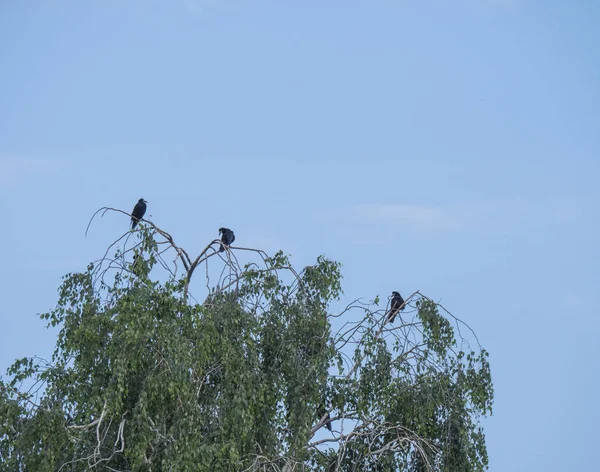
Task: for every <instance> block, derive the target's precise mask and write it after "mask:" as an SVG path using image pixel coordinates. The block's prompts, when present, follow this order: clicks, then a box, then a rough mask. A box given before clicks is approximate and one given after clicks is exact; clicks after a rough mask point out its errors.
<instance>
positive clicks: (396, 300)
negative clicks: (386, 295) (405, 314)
mask: <svg viewBox="0 0 600 472" xmlns="http://www.w3.org/2000/svg"><path fill="white" fill-rule="evenodd" d="M402 310H404V298H402V295H400V294H399V293H398V292H392V306H391V308H390V312H389V313H388V320H389V322H390V323H393V322H394V320H395V319H396V315H397V314H398V312H399V311H402Z"/></svg>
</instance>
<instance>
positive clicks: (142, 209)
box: [131, 198, 148, 229]
mask: <svg viewBox="0 0 600 472" xmlns="http://www.w3.org/2000/svg"><path fill="white" fill-rule="evenodd" d="M146 203H148V202H147V201H146V200H144V199H143V198H140V199H139V200H138V202H137V203H136V204H135V206H134V207H133V211H132V212H131V229H134V228H135V225H137V224H138V222H139V221H140V220H141V219H142V218H143V217H144V215H145V214H146Z"/></svg>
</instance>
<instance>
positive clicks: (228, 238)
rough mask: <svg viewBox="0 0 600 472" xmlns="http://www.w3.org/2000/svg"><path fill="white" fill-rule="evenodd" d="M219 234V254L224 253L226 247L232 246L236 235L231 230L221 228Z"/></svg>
mask: <svg viewBox="0 0 600 472" xmlns="http://www.w3.org/2000/svg"><path fill="white" fill-rule="evenodd" d="M219 233H220V234H221V242H222V244H221V248H220V249H219V252H223V251H224V250H225V246H231V243H233V242H234V241H235V234H233V231H231V230H230V229H229V228H219Z"/></svg>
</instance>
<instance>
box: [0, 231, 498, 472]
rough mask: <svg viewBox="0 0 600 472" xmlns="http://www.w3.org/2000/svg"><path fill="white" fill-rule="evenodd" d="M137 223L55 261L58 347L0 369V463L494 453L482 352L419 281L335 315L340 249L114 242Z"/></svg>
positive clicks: (447, 465) (310, 461)
mask: <svg viewBox="0 0 600 472" xmlns="http://www.w3.org/2000/svg"><path fill="white" fill-rule="evenodd" d="M134 234H135V235H137V237H138V239H137V242H135V243H134V244H133V246H132V247H131V248H129V249H124V250H116V251H115V253H114V255H113V256H112V257H110V258H109V257H105V258H103V259H102V260H101V261H99V262H98V263H96V264H90V265H89V267H88V268H87V270H86V271H85V272H84V273H74V274H68V275H67V276H65V278H64V282H63V284H62V286H61V287H60V290H59V299H58V303H57V306H56V308H54V309H53V310H51V311H50V312H48V313H45V314H42V315H41V317H42V318H43V319H45V320H47V321H48V323H49V325H51V326H57V327H59V329H60V331H59V334H58V338H57V342H56V349H55V351H54V354H53V356H52V359H50V360H48V361H46V360H42V359H39V358H25V359H20V360H17V361H16V362H15V363H14V365H13V366H12V367H11V368H10V369H9V372H8V374H9V378H10V380H6V381H0V470H6V471H11V472H12V471H26V470H27V471H39V472H46V471H48V472H50V471H84V470H98V471H198V470H207V471H208V470H224V471H229V470H265V471H268V470H281V471H292V470H320V471H333V470H343V471H350V470H365V471H393V470H398V471H415V472H417V471H419V472H420V471H427V470H436V471H437V470H440V471H447V472H451V471H456V472H469V471H481V470H484V469H486V468H487V463H488V457H487V453H486V447H485V437H484V434H483V431H482V429H481V427H480V426H479V423H478V419H479V418H480V417H481V416H482V415H483V416H484V415H487V414H490V413H491V411H492V400H493V388H492V383H491V376H490V368H489V364H488V357H487V352H486V351H485V350H484V349H482V348H480V347H479V345H478V343H476V344H477V345H478V348H477V349H471V348H470V345H469V344H468V342H467V340H466V339H464V338H463V337H462V336H461V332H460V328H461V326H462V328H463V331H466V332H468V331H469V330H468V327H466V326H465V325H464V324H461V323H460V322H459V321H458V320H456V319H455V318H454V317H452V316H451V315H450V314H448V313H445V314H446V316H443V315H442V314H441V313H440V312H442V313H444V310H443V309H442V308H441V307H440V306H439V305H437V304H436V303H434V302H432V301H431V300H430V299H428V298H427V297H424V296H422V295H421V294H419V293H418V292H417V293H415V294H413V296H411V298H410V300H407V301H409V302H410V306H409V307H408V308H407V309H406V310H405V311H404V312H402V313H401V316H399V317H398V318H397V320H396V322H395V323H394V325H391V324H390V323H389V322H388V321H387V316H386V308H387V306H386V307H382V308H379V307H378V306H377V303H378V302H379V300H378V299H375V302H374V303H371V304H366V303H363V302H361V301H360V300H356V301H354V302H352V303H351V304H350V305H348V306H347V307H346V309H344V310H343V311H342V312H341V313H339V314H332V313H331V308H332V307H331V305H332V303H334V302H335V301H336V300H339V297H340V295H341V286H340V279H341V274H340V265H339V264H338V263H336V262H333V261H330V260H327V259H326V258H324V257H319V258H318V260H317V261H316V263H315V264H314V265H313V266H310V267H306V268H304V269H303V270H301V271H296V270H295V269H294V268H293V267H292V266H291V264H290V261H289V259H288V257H286V256H284V255H283V254H282V253H281V252H279V253H277V254H276V255H275V256H273V257H267V256H266V255H265V254H264V253H263V252H262V251H253V250H246V251H245V252H244V250H243V248H239V249H232V250H229V249H228V250H227V251H226V252H225V253H222V254H221V255H218V254H217V252H216V251H215V249H213V246H210V245H209V246H207V248H206V249H205V250H204V251H203V252H202V253H201V254H200V256H198V258H197V259H195V260H191V259H190V258H189V257H188V256H187V252H185V251H183V250H182V249H181V248H179V247H178V246H176V245H175V243H174V241H173V238H172V237H171V236H170V235H168V233H165V232H164V231H162V230H160V229H159V228H157V227H155V226H154V225H153V224H152V223H146V224H144V223H142V224H140V226H139V227H138V230H137V231H135V232H133V233H129V234H128V235H127V236H126V238H125V243H124V247H127V243H128V241H129V239H131V237H132V236H133V235H134ZM214 247H216V245H215V246H214ZM165 248H166V249H165ZM217 250H218V247H217ZM165 251H167V252H168V251H170V252H171V253H173V254H174V255H175V261H176V262H175V263H173V264H167V263H166V262H165ZM236 253H239V254H245V255H254V256H255V257H257V258H258V261H259V262H249V263H247V264H246V265H245V266H243V267H241V266H240V265H239V263H238V258H237V254H236ZM107 254H108V252H107ZM131 256H133V258H132V257H131ZM209 263H210V264H211V265H210V268H209ZM182 265H183V267H184V273H183V275H178V273H177V272H178V269H180V267H181V266H182ZM200 265H203V266H206V267H205V269H206V270H202V271H200V270H198V271H196V272H195V270H196V269H197V268H198V267H199V266H200ZM194 273H195V274H198V273H203V275H204V279H205V286H204V289H203V293H204V301H203V302H202V303H200V302H199V301H197V300H196V299H195V298H194V297H193V296H192V290H191V288H192V287H191V283H192V275H193V274H194ZM214 273H216V274H217V275H216V276H215V275H214ZM195 277H199V276H198V275H196V276H195ZM211 280H212V281H214V282H213V283H211ZM196 285H199V284H196ZM196 288H197V289H198V291H202V290H201V289H200V288H198V287H196ZM333 327H335V329H334V328H333ZM472 337H473V336H472ZM475 340H476V338H475ZM25 386H27V387H29V388H28V389H25ZM327 427H331V429H332V431H331V432H330V431H329V430H328V429H327Z"/></svg>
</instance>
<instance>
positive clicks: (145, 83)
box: [0, 0, 600, 472]
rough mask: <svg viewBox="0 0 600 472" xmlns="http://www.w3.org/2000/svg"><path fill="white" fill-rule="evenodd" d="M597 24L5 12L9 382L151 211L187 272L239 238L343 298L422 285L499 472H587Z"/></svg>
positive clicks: (528, 18) (429, 13)
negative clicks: (443, 312) (336, 273)
mask: <svg viewBox="0 0 600 472" xmlns="http://www.w3.org/2000/svg"><path fill="white" fill-rule="evenodd" d="M599 22H600V3H598V2H595V1H591V0H590V1H585V0H581V1H578V2H564V1H555V0H547V1H544V2H541V1H533V0H497V1H492V0H455V1H453V2H449V1H442V0H438V1H433V0H431V1H429V0H426V1H420V2H417V1H399V0H396V1H373V2H365V1H350V2H348V1H345V2H341V1H329V2H322V1H320V2H317V1H309V0H307V1H303V2H281V1H279V2H275V1H266V0H265V1H253V2H250V1H241V0H231V1H230V0H221V1H217V0H183V1H175V0H172V1H118V2H117V1H102V2H100V1H96V2H84V3H82V2H75V1H62V2H55V1H37V2H36V1H31V2H18V1H11V0H6V1H4V2H2V4H1V5H0V71H2V72H1V74H0V215H1V216H2V221H4V222H5V225H4V226H3V228H2V231H1V232H0V244H1V245H2V247H3V248H4V257H3V270H2V271H0V287H2V303H1V304H0V323H1V326H2V329H1V330H0V371H2V372H4V371H5V369H6V367H8V365H10V363H11V362H12V360H13V359H14V358H16V357H21V356H25V355H32V354H40V355H42V356H44V355H46V356H49V355H50V353H51V351H52V347H53V343H54V333H53V332H51V331H48V330H46V329H45V328H44V323H43V322H42V321H40V320H38V319H37V317H36V313H39V312H43V311H45V310H47V309H49V308H51V307H52V306H53V305H54V303H55V302H56V300H57V293H56V289H57V287H58V285H59V283H60V277H61V276H62V275H64V274H65V273H67V272H71V271H77V270H82V269H84V268H85V266H86V264H87V263H88V262H89V261H91V260H94V259H97V258H98V257H99V256H100V255H101V252H102V251H103V249H104V248H105V246H106V245H107V244H108V243H109V242H111V241H112V240H113V239H114V236H115V235H118V234H120V232H121V231H123V230H124V226H125V225H126V224H127V222H126V221H124V220H123V218H119V217H117V216H116V215H111V216H106V217H105V218H104V219H102V220H97V221H96V222H95V223H94V225H93V227H92V231H91V233H90V235H88V237H87V238H84V231H85V227H86V225H87V222H88V220H89V218H90V216H91V215H92V214H93V212H94V211H96V210H97V209H98V208H99V207H101V206H105V205H107V206H115V207H119V208H122V209H125V210H130V209H131V208H132V207H133V204H134V203H135V202H136V201H137V199H138V198H140V197H144V198H145V199H146V200H148V202H149V204H148V215H150V216H151V218H152V219H153V221H155V222H156V223H157V224H159V225H160V226H162V227H164V228H166V229H168V230H169V231H170V232H171V233H172V234H174V235H175V236H176V238H177V240H178V242H180V244H181V245H182V246H184V247H186V248H187V249H188V250H189V251H190V252H197V251H199V250H200V249H201V248H202V247H204V245H205V244H206V242H208V241H210V240H211V239H212V238H214V237H216V236H217V229H218V228H219V227H220V226H228V227H231V228H233V229H234V230H235V232H236V235H237V240H236V243H239V244H240V245H246V246H253V247H262V248H264V249H266V250H268V251H270V252H274V251H275V250H277V249H280V248H281V249H283V250H284V251H285V252H287V253H290V254H291V255H292V257H293V261H294V262H295V263H296V264H298V265H299V266H302V265H305V264H309V263H312V261H314V259H315V258H316V257H317V256H318V255H319V254H325V255H327V256H328V257H331V258H334V259H336V260H338V261H340V262H342V263H343V274H344V281H343V287H344V290H345V299H346V300H351V299H354V298H357V297H364V298H367V299H370V298H373V297H374V296H375V295H377V294H379V295H382V296H387V295H388V294H389V293H390V292H391V291H392V290H400V291H401V292H402V293H403V294H409V293H411V292H413V291H414V290H417V289H420V290H421V291H422V292H423V293H425V294H427V295H429V296H430V297H432V298H434V299H436V300H441V301H442V302H443V303H444V305H445V306H447V307H448V308H449V309H450V310H451V311H452V312H453V313H454V314H456V315H457V316H459V317H460V318H462V319H463V320H464V321H466V322H467V323H469V325H471V326H472V327H473V328H474V329H475V331H476V332H477V334H478V336H479V339H480V341H481V342H482V344H483V345H484V346H485V347H486V348H487V349H488V350H489V352H490V356H491V363H492V369H493V370H492V374H493V376H494V383H495V388H496V403H495V412H494V416H493V417H491V418H490V419H488V420H486V421H485V423H484V425H485V427H486V431H487V439H488V447H489V452H490V459H491V466H490V470H491V471H492V472H503V471H507V470H510V471H528V472H529V471H564V470H593V469H594V468H595V465H596V460H595V459H596V457H595V456H596V454H595V448H596V443H597V427H596V425H597V424H598V422H599V421H600V414H599V413H598V409H597V408H595V404H596V403H597V398H599V397H600V383H599V381H598V379H597V375H596V372H597V359H598V357H599V354H600V348H599V345H598V342H597V337H598V335H599V331H600V330H599V328H600V322H599V320H598V316H597V308H596V307H597V305H598V301H599V296H598V290H597V288H598V283H599V282H600V278H599V275H598V269H597V266H596V262H597V261H598V258H599V256H600V250H599V248H598V245H597V241H598V237H599V234H598V233H599V224H598V216H600V215H599V213H600V212H599V211H598V206H597V203H598V200H599V196H600V191H599V190H598V186H597V181H598V175H599V172H598V171H599V167H600V166H599V162H600V161H599V153H600V133H598V129H599V128H600V87H599V86H598V83H599V79H600V49H599V48H598V45H599V44H600V29H599V28H598V27H597V25H598V24H599Z"/></svg>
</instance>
